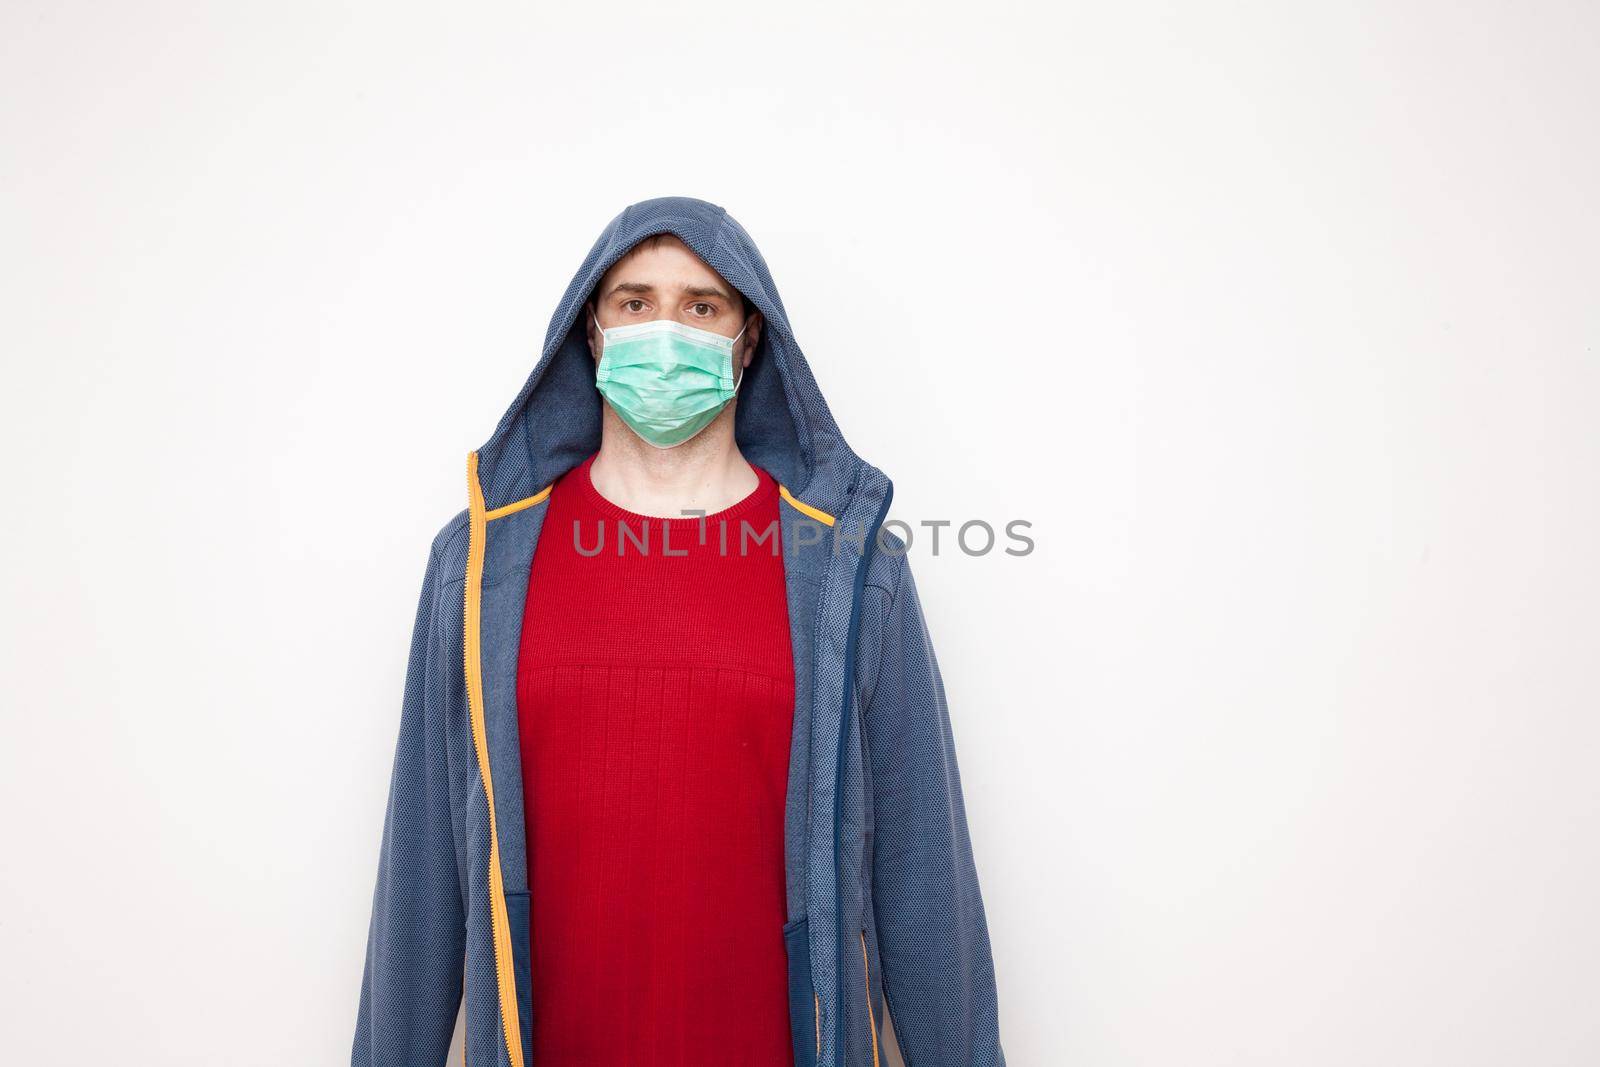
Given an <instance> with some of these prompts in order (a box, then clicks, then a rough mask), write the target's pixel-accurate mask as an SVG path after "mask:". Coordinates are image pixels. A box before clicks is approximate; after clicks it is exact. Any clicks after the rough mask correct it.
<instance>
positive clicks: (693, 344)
mask: <svg viewBox="0 0 1600 1067" xmlns="http://www.w3.org/2000/svg"><path fill="white" fill-rule="evenodd" d="M589 318H590V319H592V320H593V321H594V326H595V329H596V330H598V331H600V338H601V341H600V364H599V366H598V367H597V368H596V372H595V380H596V382H597V383H600V382H605V381H607V380H609V379H610V378H611V376H612V375H613V374H614V373H615V372H616V371H617V370H618V369H619V367H621V366H630V367H638V368H646V367H650V368H655V369H656V370H657V372H658V373H665V372H666V371H667V368H668V367H669V366H670V367H671V368H672V369H673V370H674V371H675V372H677V373H679V374H680V375H681V373H682V372H683V370H684V368H689V369H690V370H691V373H692V372H693V371H698V372H700V373H701V374H710V375H715V376H716V377H717V379H718V385H719V387H720V390H721V391H722V392H725V393H727V395H728V396H730V397H731V396H732V395H733V394H734V393H737V392H738V391H739V385H740V384H741V383H742V382H743V380H744V376H743V375H739V377H738V378H737V379H735V377H734V366H733V349H734V345H735V344H736V343H737V342H738V340H739V338H741V337H743V336H744V332H745V330H746V329H748V328H749V325H750V321H749V319H746V320H745V323H744V325H742V326H740V327H739V332H738V333H736V334H734V335H733V336H732V337H728V336H726V335H724V334H720V333H716V332H715V331H713V330H702V329H700V328H699V327H697V326H690V325H688V324H687V323H682V322H678V321H677V320H675V319H651V320H649V321H648V322H634V323H629V324H627V325H625V326H612V327H610V328H609V329H607V328H606V327H603V326H601V325H600V320H599V319H597V318H595V316H594V313H593V312H590V314H589ZM619 353H625V354H621V355H619ZM707 355H711V356H713V357H714V359H715V361H716V365H715V366H708V365H707V364H708V362H709V360H707V359H706V356H707Z"/></svg>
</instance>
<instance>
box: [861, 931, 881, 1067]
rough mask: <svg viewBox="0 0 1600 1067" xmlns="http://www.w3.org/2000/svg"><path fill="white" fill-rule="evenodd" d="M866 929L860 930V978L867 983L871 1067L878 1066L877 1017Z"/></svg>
mask: <svg viewBox="0 0 1600 1067" xmlns="http://www.w3.org/2000/svg"><path fill="white" fill-rule="evenodd" d="M869 969H870V968H869V966H868V964H867V931H866V930H862V931H861V978H862V980H863V981H864V982H866V985H867V1022H868V1024H869V1025H871V1027H872V1067H878V1018H877V1015H876V1013H874V1012H873V1010H872V976H871V975H870V974H869V973H868V971H869Z"/></svg>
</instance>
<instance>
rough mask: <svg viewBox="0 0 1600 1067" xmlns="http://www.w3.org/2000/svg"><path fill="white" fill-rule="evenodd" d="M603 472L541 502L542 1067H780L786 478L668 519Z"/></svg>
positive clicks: (785, 1031) (534, 774) (538, 819)
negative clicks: (609, 487)
mask: <svg viewBox="0 0 1600 1067" xmlns="http://www.w3.org/2000/svg"><path fill="white" fill-rule="evenodd" d="M592 463H593V457H592V456H591V457H590V459H589V460H587V461H585V462H584V463H582V464H580V465H579V466H578V467H576V468H574V469H573V470H572V471H570V472H569V473H568V474H566V475H565V476H564V477H562V478H561V479H560V480H559V481H558V482H557V483H556V485H555V488H554V489H553V491H552V493H551V497H550V501H549V513H548V515H547V517H546V519H545V525H544V534H543V536H542V537H541V538H540V540H539V544H538V548H537V551H536V552H535V554H534V559H533V566H532V569H531V571H530V575H529V586H528V596H527V599H526V602H525V603H526V608H525V614H524V619H523V627H522V637H521V645H520V650H519V659H518V670H517V702H518V719H519V729H520V745H521V749H522V767H523V791H524V803H525V808H526V813H527V834H528V839H527V846H528V852H527V855H528V864H529V883H530V900H531V912H530V921H531V925H532V929H531V941H532V950H533V951H532V960H533V962H532V972H533V990H532V996H533V1044H534V1061H535V1062H536V1063H538V1064H539V1067H580V1065H581V1067H608V1065H616V1067H623V1065H627V1067H646V1065H663V1067H664V1065H671V1067H687V1065H691V1064H693V1065H696V1067H699V1065H705V1064H712V1063H715V1064H719V1065H720V1064H749V1065H753V1067H787V1065H790V1064H792V1063H793V1053H792V1046H791V1040H790V1029H789V1016H788V1001H787V994H788V989H787V978H786V973H787V972H786V960H785V952H784V945H783V938H782V926H783V922H784V918H785V901H784V852H783V813H784V795H785V788H786V784H787V777H788V761H789V745H790V731H791V727H792V723H793V712H794V708H793V705H794V679H793V662H792V659H791V652H790V639H789V624H788V611H787V604H786V599H785V586H784V573H783V561H782V557H781V555H780V554H779V553H780V552H781V547H780V546H779V545H778V490H777V484H776V482H774V481H773V479H772V477H771V476H770V475H769V474H767V473H766V472H765V471H762V470H759V469H758V470H757V475H758V477H759V479H760V484H759V486H758V487H757V488H756V489H755V491H754V492H752V493H751V494H750V495H749V496H747V497H745V498H744V499H743V500H741V501H739V502H738V503H736V504H734V505H733V506H731V507H730V508H728V509H726V510H724V511H721V512H718V513H715V514H713V515H709V516H706V517H705V518H704V519H703V520H702V519H699V518H694V517H686V518H681V519H663V518H656V517H646V516H642V515H637V514H635V513H633V512H629V511H626V510H624V509H622V508H620V507H618V506H617V505H615V504H612V503H611V502H610V501H608V500H606V499H605V498H604V497H602V496H601V495H600V494H599V492H598V491H597V490H596V489H595V488H594V484H593V482H592V480H591V478H590V466H591V464H592ZM741 536H742V538H743V541H742V544H743V550H742V551H741ZM762 537H764V538H765V540H758V539H759V538H762ZM724 545H725V546H726V550H724ZM597 549H598V551H597Z"/></svg>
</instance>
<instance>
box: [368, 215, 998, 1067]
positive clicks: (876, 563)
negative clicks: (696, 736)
mask: <svg viewBox="0 0 1600 1067" xmlns="http://www.w3.org/2000/svg"><path fill="white" fill-rule="evenodd" d="M662 232H669V233H674V234H676V235H678V236H679V237H680V238H682V239H683V241H684V242H685V243H686V244H687V245H688V246H689V247H690V248H691V249H692V250H693V251H694V252H695V253H696V254H697V255H699V256H700V257H701V258H702V259H703V260H705V261H706V262H707V263H708V264H709V265H710V266H711V267H712V268H714V269H715V270H716V271H717V272H718V273H719V274H721V275H722V277H723V278H725V279H726V280H727V281H728V283H729V284H731V285H733V286H734V287H736V288H737V289H738V290H739V291H740V292H741V293H742V294H743V295H744V296H745V297H746V298H747V299H748V300H749V301H750V302H751V303H753V304H754V305H755V306H756V307H757V308H758V309H759V310H760V311H761V312H762V314H763V317H764V319H765V320H766V328H765V329H764V330H763V332H762V338H761V342H760V344H759V346H758V347H757V350H756V354H755V359H754V361H753V363H752V365H751V367H750V369H749V370H748V371H747V372H746V377H745V380H744V382H743V384H742V385H741V387H740V396H739V400H738V402H737V404H736V407H735V416H734V417H735V433H736V435H737V437H738V440H739V444H740V447H741V449H742V450H743V451H744V453H745V454H746V456H748V457H749V458H750V459H751V461H752V462H754V463H757V464H759V465H761V466H763V467H765V468H766V469H767V470H769V471H771V472H772V473H773V474H774V475H775V476H777V477H778V480H779V481H780V482H781V483H782V484H784V485H785V486H786V487H787V488H788V489H789V490H790V491H791V492H792V493H793V494H794V495H795V496H797V497H799V498H800V499H802V500H804V501H805V502H806V503H807V504H808V505H810V506H812V507H815V508H819V509H821V510H822V511H825V512H827V513H829V514H831V515H833V516H835V517H836V523H835V526H834V527H833V528H832V529H831V530H830V531H828V534H829V536H827V537H825V538H823V539H822V540H821V541H820V543H818V544H816V545H813V546H811V547H809V548H807V549H804V550H797V551H786V553H785V572H786V584H787V589H788V600H789V607H790V626H791V635H792V637H793V648H794V651H795V674H796V687H795V692H796V709H795V720H794V721H795V738H794V743H793V745H792V747H791V766H790V781H789V788H788V791H787V794H786V811H785V821H784V826H785V842H784V845H785V863H786V866H787V880H786V886H787V893H788V901H787V905H788V916H789V920H790V922H789V924H788V925H787V927H786V929H788V930H791V931H800V930H803V931H804V938H803V940H806V941H808V942H809V953H808V955H809V959H807V960H804V961H801V962H803V964H806V965H798V966H797V965H796V961H795V960H793V959H791V967H790V980H791V990H790V994H791V996H790V1003H791V1004H792V1005H799V1006H800V1010H799V1011H798V1012H797V1013H792V1017H791V1022H792V1024H793V1026H794V1028H795V1039H796V1047H797V1048H800V1049H803V1050H805V1051H806V1052H807V1053H810V1052H811V1051H813V1050H814V1049H815V1044H816V1041H817V1033H818V1031H819V1029H820V1035H821V1051H820V1054H818V1055H817V1060H816V1061H817V1063H818V1064H826V1065H833V1067H868V1065H872V1064H874V1051H873V1050H874V1041H873V1031H872V1026H873V1024H874V1023H875V1024H876V1026H877V1027H878V1028H879V1029H880V1030H881V1028H882V1025H883V1008H884V1006H885V1003H887V1005H888V1008H889V1011H890V1013H891V1014H892V1016H893V1018H894V1021H895V1029H896V1032H897V1034H898V1036H899V1038H900V1042H901V1045H902V1048H903V1050H904V1051H905V1052H906V1054H907V1062H908V1063H909V1064H910V1067H955V1065H958V1064H959V1065H983V1067H988V1065H1003V1064H1004V1062H1005V1060H1004V1055H1003V1053H1002V1052H1001V1049H1000V1039H999V1033H998V1006H997V1003H996V993H995V982H994V974H993V963H992V960H991V958H990V951H989V941H988V933H987V929H986V927H985V922H984V914H983V907H982V901H981V898H980V896H979V893H978V885H977V877H976V872H975V869H974V864H973V857H972V849H971V844H970V841H969V840H968V836H967V830H966V817H965V811H964V809H963V806H962V802H961V793H960V780H959V776H958V774H957V773H956V765H955V754H954V747H953V738H952V733H951V729H950V715H949V711H948V709H947V707H946V705H945V701H944V692H943V686H942V684H941V682H940V679H939V674H938V666H937V663H936V661H935V660H934V657H933V651H932V648H931V645H930V644H929V642H928V636H927V630H926V627H925V625H924V623H923V620H922V615H921V609H920V605H919V604H918V602H917V598H916V591H915V586H914V585H913V583H912V582H911V580H910V576H909V572H908V569H907V567H906V565H905V561H904V559H903V558H902V555H903V546H900V551H883V552H877V553H865V554H863V553H862V552H861V551H859V550H858V546H863V545H870V544H873V543H875V542H874V539H873V537H872V530H873V528H874V526H875V524H876V523H878V522H880V521H881V520H882V517H883V512H884V509H885V508H886V506H887V502H888V500H889V498H890V496H891V492H892V488H891V486H890V484H889V480H888V479H887V478H886V477H885V476H884V475H883V474H882V472H881V471H879V470H878V469H877V468H875V467H873V466H872V465H871V464H868V463H866V462H864V461H863V460H861V459H860V458H859V457H858V456H856V455H855V453H854V452H852V451H851V450H850V448H849V446H848V445H847V444H846V443H845V441H844V438H843V436H842V435H841V434H840V432H839V429H838V427H837V425H836V424H835V422H834V419H833V416H832V414H831V413H830V411H829V409H828V406H827V404H826V403H825V401H824V400H823V398H822V394H821V392H820V391H819V389H818V387H817V383H816V381H815V379H814V377H813V376H812V373H811V370H810V368H809V366H808V364H807V362H806V359H805V356H804V355H803V353H802V352H801V350H800V346H799V343H798V340H797V339H796V337H795V334H794V331H793V330H792V329H791V327H790V324H789V320H788V316H787V312H786V311H785V309H784V307H783V303H782V300H781V298H780V297H779V295H778V292H777V289H776V286H775V285H774V283H773V281H772V277H771V275H770V273H769V272H768V269H767V265H766V263H765V261H764V260H763V258H762V257H761V254H760V252H759V251H758V250H757V249H756V246H755V244H754V242H753V241H752V240H751V238H750V236H749V234H748V233H746V232H745V230H744V228H743V227H742V226H740V225H739V224H738V223H737V222H736V221H735V220H734V219H733V218H732V217H731V216H729V215H728V214H727V212H725V211H724V210H723V209H722V208H720V207H717V206H716V205H713V204H708V203H706V202H705V201H701V200H695V199H691V198H687V197H665V198H661V199H657V200H649V201H644V202H641V203H638V204H633V205H630V206H629V207H628V208H626V209H625V210H624V211H623V212H622V213H621V214H619V215H618V216H617V217H616V218H614V219H612V220H611V222H610V223H609V224H608V225H607V226H606V228H605V230H604V231H603V232H602V233H601V235H600V237H599V239H598V240H597V241H596V242H595V244H594V246H593V247H592V248H591V249H590V251H589V253H588V254H587V256H586V257H585V258H584V261H583V263H582V264H581V265H580V267H579V269H578V272H577V273H576V274H575V275H574V277H573V279H572V282H571V284H570V285H569V286H568V288H567V291H566V293H565V295H564V296H563V297H562V300H561V302H560V305H559V306H558V307H557V309H556V312H555V314H554V316H553V317H552V319H551V322H550V326H549V329H548V331H547V334H546V338H545V343H544V346H543V349H542V351H541V354H540V357H539V360H538V361H537V363H536V364H535V366H534V368H533V370H532V371H531V372H530V374H529V375H528V378H527V380H526V381H525V383H524V384H523V386H522V388H521V389H520V390H519V391H518V394H517V396H516V397H515V398H514V399H513V401H512V402H511V404H510V405H509V406H508V407H507V409H506V411H505V413H504V414H503V415H502V416H501V418H500V420H499V423H498V424H497V426H496V428H495V430H494V433H493V434H492V435H491V436H490V438H489V440H488V441H486V442H485V443H484V444H483V445H482V446H481V447H480V448H479V449H477V456H478V483H479V486H480V487H481V491H482V493H483V495H484V504H485V506H486V508H488V509H494V508H498V507H502V506H504V505H506V504H510V503H513V502H516V501H520V500H523V499H525V498H527V497H530V496H532V495H533V494H535V493H537V492H539V491H540V490H542V489H543V488H544V487H546V486H548V485H549V484H550V483H551V482H553V481H554V480H555V479H556V478H557V477H559V476H560V475H561V474H563V473H565V471H567V470H568V469H570V468H571V467H572V466H574V465H576V464H577V463H578V462H580V461H581V460H582V459H584V458H585V457H586V456H587V455H589V454H590V453H591V452H592V451H594V449H596V448H597V447H598V446H599V439H600V412H601V409H600V404H601V400H600V398H599V394H598V393H597V392H596V390H595V388H594V377H593V376H594V367H593V363H592V360H591V358H590V354H589V351H588V348H587V345H586V343H585V340H584V333H583V328H582V321H581V319H580V317H579V310H580V308H581V306H582V304H583V302H584V300H585V299H586V298H587V297H588V296H589V294H590V292H591V291H592V289H593V287H594V285H595V284H596V283H597V282H598V281H599V279H600V277H601V275H602V274H603V273H604V272H605V270H606V269H608V268H609V267H610V266H611V265H612V264H613V263H615V262H616V261H617V260H618V259H620V258H621V257H622V256H623V255H624V254H625V253H626V252H627V251H628V250H629V249H630V248H632V247H633V246H634V245H635V244H637V243H638V242H639V241H640V240H641V239H643V238H644V237H646V236H649V235H651V234H654V233H662ZM466 520H467V514H466V512H460V513H458V514H457V515H455V516H454V517H453V518H452V519H451V520H450V521H449V522H448V523H446V524H445V526H444V527H443V528H442V529H441V530H440V531H439V533H438V536H437V537H436V538H435V539H434V544H433V549H432V552H431V553H430V556H429V561H428V567H427V572H426V576H425V579H424V589H423V594H422V601H421V604H420V605H419V608H418V613H417V621H416V630H415V633H414V636H413V641H412V649H411V658H410V661H409V664H408V668H407V680H406V688H405V698H404V703H403V706H402V709H401V722H400V733H399V739H398V743H397V747H396V755H395V761H394V771H393V778H392V781H391V785H390V799H389V807H388V810H387V813H386V817H385V825H384V836H383V844H382V849H381V852H380V857H379V869H378V880H377V887H376V890H375V892H374V897H373V914H372V921H371V925H370V928H369V934H368V946H367V956H366V964H365V970H364V975H363V979H362V988H361V1000H360V1007H359V1011H358V1017H357V1023H356V1036H355V1045H354V1052H353V1056H352V1064H353V1065H356V1067H361V1065H365V1067H380V1065H381V1067H401V1065H405V1067H439V1065H441V1064H443V1063H444V1056H445V1053H446V1050H447V1048H448V1046H449V1040H450V1036H451V1034H450V1031H451V1028H452V1026H453V1023H454V1019H455V1014H456V1010H457V1008H458V1006H459V1005H460V1003H461V1001H462V997H463V986H464V990H465V1003H466V1058H467V1063H468V1067H490V1065H495V1067H509V1064H510V1063H511V1059H510V1055H509V1053H508V1050H507V1048H506V1043H505V1040H504V1037H503V1029H502V1020H501V1008H500V1004H501V1000H500V995H501V994H500V988H499V985H498V977H497V972H496V961H495V955H494V944H493V936H492V927H491V921H490V913H491V908H490V900H489V889H488V864H489V846H490V835H489V810H488V803H487V800H486V797H485V789H484V782H483V778H482V774H481V772H480V769H479V767H478V764H477V758H476V753H475V750H474V748H473V743H472V733H471V723H470V717H469V713H468V708H467V698H466V691H465V683H464V680H463V678H464V675H463V670H462V664H463V649H462V620H463V610H464V607H465V599H464V596H465V586H464V579H465V574H466V556H467V538H468V534H467V521H466ZM802 522H803V520H802V518H801V517H800V515H799V513H798V512H797V511H794V510H791V509H786V511H785V528H784V537H785V544H786V547H790V548H792V547H793V546H794V543H795V542H796V541H797V540H798V537H797V534H798V529H799V526H800V524H801V523H802ZM541 524H542V509H541V508H539V507H538V506H537V505H535V506H533V507H531V508H529V509H526V510H520V511H516V512H514V513H511V514H509V515H506V516H504V517H501V518H497V519H496V520H494V521H492V522H489V523H488V524H487V528H486V532H485V538H486V542H485V545H484V546H483V549H484V553H485V556H484V559H485V564H484V574H483V577H482V582H481V588H480V594H481V607H480V615H479V627H480V631H481V643H482V648H481V650H480V653H481V654H480V662H481V664H482V667H483V687H484V692H483V699H484V714H485V724H484V725H485V730H486V740H487V742H488V758H489V762H490V774H491V777H492V779H493V781H494V787H495V818H496V824H497V830H498V834H499V839H500V848H501V875H502V878H503V880H504V883H505V889H506V898H507V911H508V918H509V919H510V922H511V927H510V935H511V938H512V939H513V942H514V953H513V960H512V961H510V962H509V966H510V967H511V969H512V970H513V972H514V975H515V980H514V984H515V986H516V988H515V991H514V992H515V994H516V996H517V998H518V1005H519V1015H520V1020H521V1034H520V1043H521V1046H522V1052H523V1062H524V1063H525V1064H531V1062H532V1061H531V1059H530V1058H529V1056H528V1048H529V1045H530V1042H529V1034H530V1033H531V1027H532V1024H533V1014H534V1010H535V1009H536V1006H535V1005H532V1004H531V1003H529V1001H528V999H527V998H528V987H529V984H530V983H529V982H528V976H527V960H528V959H529V958H531V954H530V951H529V945H528V943H527V938H528V930H527V923H526V914H527V908H528V900H527V876H526V858H525V855H524V843H525V842H524V839H523V834H524V832H525V831H524V829H523V828H524V826H525V819H524V813H523V812H522V810H521V805H522V793H521V789H520V788H519V783H520V768H519V767H518V766H517V761H518V759H519V755H518V753H519V746H518V740H517V734H516V707H515V699H514V683H515V650H516V647H517V643H518V639H519V637H520V625H521V615H522V607H523V602H524V596H525V592H526V581H527V576H528V564H529V562H530V561H531V558H532V555H533V552H534V551H535V548H536V545H537V541H538V538H539V536H540V533H541ZM884 543H885V544H893V543H894V539H893V538H892V536H888V535H886V536H885V538H884ZM796 940H797V941H798V940H801V939H796ZM863 950H864V951H865V954H866V960H865V961H863V959H862V955H863ZM792 951H796V952H801V953H805V952H807V949H806V947H804V946H801V945H799V944H798V943H796V944H795V945H794V947H793V948H792ZM796 983H809V988H799V987H798V986H797V985H796ZM869 990H870V994H871V1000H872V1003H871V1005H870V1009H869V1003H868V991H869ZM813 995H814V996H815V998H816V1000H815V1001H813ZM814 1003H820V1006H821V1014H820V1020H819V1019H818V1018H816V1017H814V1016H813V1015H812V1014H811V1013H807V1012H805V1011H804V1006H805V1005H807V1004H814ZM878 1055H879V1059H878V1063H880V1064H881V1063H883V1062H885V1061H884V1060H883V1059H882V1052H881V1047H880V1050H879V1054H878ZM736 1060H737V1058H736V1057H731V1058H730V1062H735V1061H736Z"/></svg>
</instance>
